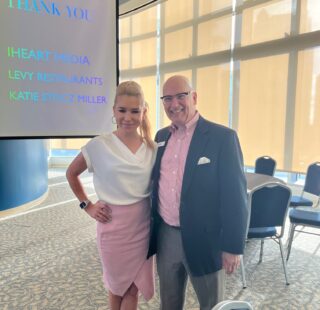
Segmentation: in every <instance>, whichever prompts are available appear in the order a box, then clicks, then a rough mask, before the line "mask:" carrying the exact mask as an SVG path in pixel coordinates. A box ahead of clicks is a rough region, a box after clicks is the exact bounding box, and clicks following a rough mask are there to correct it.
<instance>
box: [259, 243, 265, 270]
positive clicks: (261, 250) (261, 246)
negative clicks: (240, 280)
mask: <svg viewBox="0 0 320 310" xmlns="http://www.w3.org/2000/svg"><path fill="white" fill-rule="evenodd" d="M263 245H264V240H263V239H262V240H261V245H260V256H259V262H258V264H260V263H262V256H263Z"/></svg>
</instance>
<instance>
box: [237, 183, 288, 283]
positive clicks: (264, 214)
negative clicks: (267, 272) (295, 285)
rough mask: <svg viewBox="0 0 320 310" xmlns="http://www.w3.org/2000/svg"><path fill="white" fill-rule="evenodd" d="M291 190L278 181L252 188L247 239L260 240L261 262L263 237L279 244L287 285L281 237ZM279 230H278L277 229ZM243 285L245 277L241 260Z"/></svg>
mask: <svg viewBox="0 0 320 310" xmlns="http://www.w3.org/2000/svg"><path fill="white" fill-rule="evenodd" d="M290 198H291V190H290V188H289V187H288V186H286V185H284V184H281V183H278V182H272V183H266V184H263V185H260V186H258V187H256V188H254V189H253V190H252V191H251V192H250V193H249V206H251V208H250V209H251V214H250V223H249V229H248V235H247V239H258V240H261V246H260V258H259V263H261V262H262V256H263V245H264V240H265V239H272V240H274V241H276V242H277V243H278V244H279V248H280V254H281V259H282V265H283V270H284V275H285V280H286V284H287V285H289V281H288V276H287V268H286V262H285V257H284V252H283V245H282V241H281V239H282V237H283V233H284V225H285V219H286V215H287V211H288V208H289V202H290ZM277 229H278V230H280V232H278V230H277ZM241 273H242V281H243V287H244V288H245V287H246V279H245V273H244V268H243V262H242V261H241Z"/></svg>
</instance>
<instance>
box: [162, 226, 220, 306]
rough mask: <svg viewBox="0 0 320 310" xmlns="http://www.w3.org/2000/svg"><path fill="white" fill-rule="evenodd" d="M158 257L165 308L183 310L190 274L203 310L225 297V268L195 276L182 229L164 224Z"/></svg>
mask: <svg viewBox="0 0 320 310" xmlns="http://www.w3.org/2000/svg"><path fill="white" fill-rule="evenodd" d="M156 258H157V270H158V275H159V281H160V301H161V307H160V309H161V310H183V305H184V299H185V291H186V285H187V280H188V277H189V279H190V281H191V283H192V286H193V288H194V290H195V292H196V295H197V298H198V301H199V304H200V310H211V309H212V307H213V306H214V305H215V304H217V303H218V302H220V301H222V300H223V299H224V291H225V272H224V269H221V270H219V271H217V272H214V273H211V274H207V275H204V276H201V277H194V276H192V275H191V274H190V271H189V268H188V265H187V262H186V259H185V255H184V251H183V248H182V240H181V232H180V230H179V229H177V228H174V227H171V226H169V225H167V224H165V223H163V222H162V223H161V225H160V229H159V234H158V249H157V255H156Z"/></svg>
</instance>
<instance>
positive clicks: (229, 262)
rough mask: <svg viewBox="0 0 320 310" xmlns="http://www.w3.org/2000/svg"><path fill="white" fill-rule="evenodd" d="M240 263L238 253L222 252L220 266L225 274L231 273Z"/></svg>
mask: <svg viewBox="0 0 320 310" xmlns="http://www.w3.org/2000/svg"><path fill="white" fill-rule="evenodd" d="M239 265H240V255H235V254H231V253H227V252H222V267H223V268H224V270H225V271H226V273H227V274H231V273H233V272H234V271H235V270H236V269H237V268H238V267H239Z"/></svg>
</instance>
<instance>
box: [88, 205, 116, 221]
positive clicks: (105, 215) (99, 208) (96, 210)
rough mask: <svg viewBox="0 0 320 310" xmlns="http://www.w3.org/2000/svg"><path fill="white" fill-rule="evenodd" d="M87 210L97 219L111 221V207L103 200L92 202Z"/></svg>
mask: <svg viewBox="0 0 320 310" xmlns="http://www.w3.org/2000/svg"><path fill="white" fill-rule="evenodd" d="M85 211H86V212H87V213H88V214H89V215H90V216H91V217H92V218H94V219H95V220H96V221H98V222H101V223H108V222H111V219H112V216H111V212H112V211H111V209H110V207H109V206H108V205H106V204H105V203H104V202H102V201H100V200H99V201H97V202H96V203H90V204H89V205H88V206H87V207H86V208H85Z"/></svg>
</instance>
